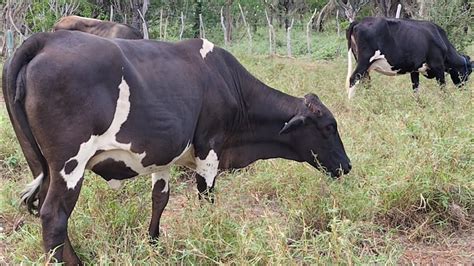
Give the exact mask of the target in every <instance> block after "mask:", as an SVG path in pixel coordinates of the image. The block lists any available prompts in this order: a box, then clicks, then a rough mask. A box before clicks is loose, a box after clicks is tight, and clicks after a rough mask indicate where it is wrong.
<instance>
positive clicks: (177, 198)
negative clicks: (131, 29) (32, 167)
mask: <svg viewBox="0 0 474 266" xmlns="http://www.w3.org/2000/svg"><path fill="white" fill-rule="evenodd" d="M232 51H233V52H234V53H235V54H236V55H237V57H238V58H239V60H241V62H242V63H243V64H244V65H245V66H246V67H247V68H248V69H249V71H250V72H251V73H254V74H255V75H256V76H257V77H258V78H260V79H261V80H262V81H264V82H265V83H267V84H268V85H271V86H273V87H275V88H278V89H280V90H282V91H285V92H287V93H289V94H292V95H298V96H303V95H304V94H306V93H309V92H313V93H316V94H317V95H319V97H320V98H321V99H322V101H323V102H324V103H325V104H326V105H327V106H328V107H329V108H330V110H332V112H333V113H334V115H335V117H336V119H337V121H338V124H339V131H340V134H341V137H342V139H343V142H344V144H345V148H346V151H347V153H348V155H349V157H350V158H351V160H352V163H353V166H354V168H353V171H352V172H351V173H350V174H349V175H348V176H345V177H344V178H342V179H341V180H336V181H334V180H331V179H330V178H328V177H326V176H325V175H323V174H322V173H319V172H318V171H316V170H314V169H312V168H311V167H309V166H308V165H305V164H300V163H295V162H290V161H286V160H280V159H278V160H269V161H259V162H257V163H255V164H253V165H252V166H250V167H248V168H246V169H244V170H241V171H236V172H232V173H224V174H222V175H220V176H219V177H218V180H217V185H216V186H217V189H216V190H217V191H216V194H217V200H216V203H215V204H214V205H211V204H208V203H203V202H199V201H198V200H197V196H196V192H195V183H194V181H193V180H191V179H186V178H184V177H179V175H178V172H177V171H175V172H174V178H173V180H172V184H171V191H172V195H171V199H170V203H169V205H168V207H167V209H166V211H165V213H164V216H163V218H162V229H163V231H162V236H161V238H160V240H159V242H158V243H157V244H156V245H150V244H149V243H148V238H147V228H148V222H149V219H150V216H151V210H150V208H151V192H150V190H151V181H150V179H151V178H150V177H139V178H136V179H135V180H132V181H130V182H127V184H126V186H125V187H124V188H122V189H121V190H118V191H115V190H112V189H110V188H108V187H107V185H106V182H104V181H103V180H102V179H101V178H100V177H97V176H95V175H92V174H88V175H87V176H86V178H85V181H84V186H83V189H82V192H81V196H80V199H79V202H78V204H77V207H76V208H75V210H74V213H73V215H72V217H71V219H70V222H69V232H70V233H69V234H70V237H71V239H72V242H73V246H74V247H75V249H76V251H77V252H78V254H79V256H80V257H81V258H82V259H83V260H84V261H86V262H89V263H101V264H105V263H121V264H124V263H126V264H140V263H141V264H152V263H153V264H154V263H167V264H177V263H186V264H188V263H196V264H198V263H199V264H214V263H226V264H227V263H229V264H231V263H232V264H248V263H251V264H270V263H271V264H280V265H281V264H302V263H305V264H306V263H308V264H309V263H311V264H316V263H317V264H334V263H337V264H360V263H384V264H385V263H389V264H394V263H396V262H397V261H399V259H400V257H401V255H402V253H403V251H404V246H403V243H400V242H399V241H398V238H399V236H400V235H403V236H407V237H408V238H409V239H410V240H412V241H418V242H421V241H431V242H433V241H439V240H440V239H449V238H450V236H451V233H453V232H455V231H457V230H463V229H466V228H469V227H470V226H472V222H473V216H474V176H473V175H474V130H473V125H474V123H473V122H474V121H473V119H474V109H473V105H472V100H473V97H472V91H473V86H472V83H471V84H468V86H467V87H465V88H464V89H462V90H458V89H456V88H454V86H453V85H452V84H451V83H450V84H449V85H448V86H447V87H446V89H445V90H444V91H441V90H440V89H439V88H438V87H437V85H436V84H435V82H434V81H432V80H426V79H424V78H422V80H421V86H422V89H421V92H420V93H419V95H418V96H416V97H415V96H414V95H413V93H412V92H411V84H410V78H409V76H408V75H404V76H400V77H387V76H382V75H379V74H372V84H371V88H364V87H363V86H359V87H358V90H357V91H356V96H355V98H354V99H353V100H352V101H348V100H347V99H346V98H347V96H346V91H345V89H344V82H345V71H346V60H345V59H344V58H341V57H337V58H336V59H335V60H333V61H323V60H314V58H312V59H309V58H307V59H304V58H300V59H281V58H268V57H266V56H259V55H246V53H244V50H243V49H242V47H240V46H237V47H235V48H233V49H232ZM0 167H1V178H0V223H3V224H4V225H3V226H4V227H5V230H4V232H2V233H0V241H1V242H3V243H4V244H0V251H1V252H2V253H3V254H2V253H0V262H1V261H2V257H3V260H5V261H6V262H10V263H14V264H17V263H20V262H26V263H41V262H42V261H44V259H45V257H44V255H43V252H42V244H41V234H40V222H39V220H38V218H35V217H33V216H31V215H29V214H27V211H26V208H25V207H24V206H22V205H20V203H19V196H18V195H19V192H20V191H21V190H22V188H23V186H24V185H25V184H26V183H27V182H29V181H31V179H32V177H31V176H30V173H29V172H28V170H27V167H26V164H25V162H24V159H23V158H22V156H21V152H19V147H18V145H17V143H16V141H15V137H14V134H13V133H12V129H11V126H10V123H9V120H8V118H7V115H6V111H5V110H4V108H3V107H2V109H1V111H0ZM453 206H454V207H453ZM455 207H456V208H457V207H459V208H460V210H461V216H459V215H454V214H453V211H452V210H453V208H455ZM18 219H24V225H23V226H20V227H19V228H17V230H10V229H11V224H12V223H13V222H14V221H16V220H18ZM1 242H0V243H1Z"/></svg>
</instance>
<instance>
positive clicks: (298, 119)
mask: <svg viewBox="0 0 474 266" xmlns="http://www.w3.org/2000/svg"><path fill="white" fill-rule="evenodd" d="M304 121H305V117H304V116H302V115H295V116H293V118H291V119H290V121H288V122H286V123H285V125H284V126H283V128H282V129H281V130H280V133H279V134H280V135H282V134H286V133H288V132H290V131H292V130H293V129H295V128H297V127H298V126H300V125H303V124H304Z"/></svg>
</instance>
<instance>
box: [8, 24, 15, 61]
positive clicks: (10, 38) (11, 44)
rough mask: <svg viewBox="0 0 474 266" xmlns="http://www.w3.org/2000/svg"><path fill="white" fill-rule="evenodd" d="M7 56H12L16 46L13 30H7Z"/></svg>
mask: <svg viewBox="0 0 474 266" xmlns="http://www.w3.org/2000/svg"><path fill="white" fill-rule="evenodd" d="M6 37H7V57H10V56H11V55H12V54H13V48H14V46H15V42H14V39H13V32H12V31H11V30H7V36H6Z"/></svg>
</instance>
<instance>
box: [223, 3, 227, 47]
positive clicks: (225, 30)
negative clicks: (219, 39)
mask: <svg viewBox="0 0 474 266" xmlns="http://www.w3.org/2000/svg"><path fill="white" fill-rule="evenodd" d="M223 10H224V7H221V26H222V31H223V32H224V45H225V46H227V45H228V41H227V29H226V27H225V23H224V15H223V13H222V12H223Z"/></svg>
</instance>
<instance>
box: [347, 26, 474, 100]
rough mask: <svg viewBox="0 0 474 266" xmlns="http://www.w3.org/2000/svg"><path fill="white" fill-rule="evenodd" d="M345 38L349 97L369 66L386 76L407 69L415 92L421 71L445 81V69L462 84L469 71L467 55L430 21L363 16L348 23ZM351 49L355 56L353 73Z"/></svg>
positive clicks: (455, 81) (367, 72)
mask: <svg viewBox="0 0 474 266" xmlns="http://www.w3.org/2000/svg"><path fill="white" fill-rule="evenodd" d="M346 38H347V43H348V50H349V51H348V69H347V80H346V87H347V89H348V96H349V98H352V97H353V96H354V93H355V85H356V84H357V83H358V82H359V80H360V79H361V78H364V77H367V76H368V74H369V72H370V71H371V70H375V71H377V72H379V73H382V74H385V75H389V76H394V75H400V74H406V73H410V76H411V81H412V83H413V90H414V91H415V92H416V91H418V86H419V74H420V73H421V74H422V75H423V76H425V77H427V78H430V79H431V78H435V79H436V80H437V81H438V83H439V84H440V85H444V84H445V78H444V75H445V74H444V72H448V73H449V74H450V76H451V79H452V81H453V82H454V84H455V85H456V86H461V85H463V84H464V83H465V82H466V81H467V79H468V77H469V75H470V74H471V72H472V65H473V62H470V57H469V56H466V55H462V54H459V53H458V52H457V51H456V49H455V48H454V46H453V45H452V44H451V43H450V42H449V40H448V38H447V36H446V32H445V31H444V30H443V29H442V28H441V27H439V26H438V25H436V24H434V23H432V22H428V21H419V20H411V19H388V18H381V17H366V18H364V19H362V20H361V21H360V22H352V23H351V25H350V26H349V29H348V30H347V35H346ZM351 53H353V54H354V57H355V58H356V60H357V67H356V69H355V71H354V72H353V73H352V74H351V72H352V57H351Z"/></svg>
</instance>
